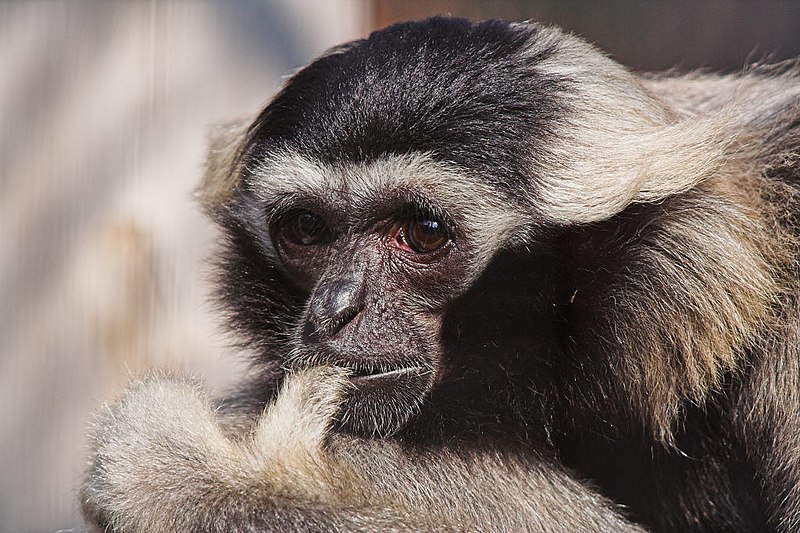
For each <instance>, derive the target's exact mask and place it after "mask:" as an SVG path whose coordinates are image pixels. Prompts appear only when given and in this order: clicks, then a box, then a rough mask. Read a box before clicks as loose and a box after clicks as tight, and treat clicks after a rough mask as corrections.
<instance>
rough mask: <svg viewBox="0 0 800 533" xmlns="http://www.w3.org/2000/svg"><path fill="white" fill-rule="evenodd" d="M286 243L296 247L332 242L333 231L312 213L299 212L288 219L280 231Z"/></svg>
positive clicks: (282, 224) (284, 221)
mask: <svg viewBox="0 0 800 533" xmlns="http://www.w3.org/2000/svg"><path fill="white" fill-rule="evenodd" d="M278 234H279V236H280V238H281V239H282V240H283V241H284V242H288V243H290V244H294V245H296V246H313V245H315V244H322V243H325V242H328V241H330V240H331V230H330V228H328V225H327V224H325V221H324V220H323V219H322V218H321V217H320V216H319V215H317V214H315V213H312V212H311V211H298V212H296V213H292V214H291V215H289V216H288V217H286V218H285V219H284V220H283V222H282V223H281V226H280V228H279V230H278Z"/></svg>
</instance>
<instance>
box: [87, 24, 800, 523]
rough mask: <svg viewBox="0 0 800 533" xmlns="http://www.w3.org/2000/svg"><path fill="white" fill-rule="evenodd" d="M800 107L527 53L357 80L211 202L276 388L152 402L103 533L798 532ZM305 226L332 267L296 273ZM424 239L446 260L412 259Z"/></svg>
mask: <svg viewBox="0 0 800 533" xmlns="http://www.w3.org/2000/svg"><path fill="white" fill-rule="evenodd" d="M799 76H800V74H799V73H798V69H797V67H796V66H795V65H794V64H785V65H778V66H757V67H753V68H751V69H749V70H747V71H745V72H743V73H739V74H737V75H735V76H734V75H715V74H700V73H693V74H688V75H683V76H676V75H663V76H659V75H648V76H641V75H636V74H633V73H631V72H629V71H627V70H626V69H625V68H624V67H622V66H620V65H618V64H616V63H614V62H613V61H612V60H611V59H609V58H608V57H606V56H605V55H603V54H602V53H600V52H599V51H597V50H595V49H594V48H593V47H591V46H590V45H588V44H587V43H585V42H583V41H581V40H580V39H578V38H576V37H573V36H570V35H565V34H564V33H562V32H560V31H559V30H557V29H554V28H544V27H541V26H538V25H535V24H507V23H503V22H499V21H489V22H484V23H479V24H470V23H468V22H466V21H463V20H458V19H446V18H435V19H430V20H427V21H422V22H416V23H407V24H400V25H396V26H392V27H389V28H387V29H385V30H381V31H379V32H376V33H374V34H372V35H371V36H370V37H369V38H368V39H365V40H362V41H355V42H353V43H348V44H347V45H344V46H341V47H338V48H335V49H332V50H331V51H329V52H328V53H326V54H325V55H323V56H322V57H320V58H319V59H317V60H316V61H315V62H313V63H311V64H310V65H309V66H307V67H306V68H305V69H303V70H301V71H300V72H298V73H297V74H296V75H295V76H293V77H292V78H291V79H290V80H288V81H287V83H286V85H285V86H284V87H283V89H282V90H281V91H280V93H279V94H278V95H277V96H276V97H275V98H274V99H273V101H272V102H271V103H270V104H269V105H268V106H267V107H266V108H265V109H264V111H262V113H261V114H260V115H259V116H258V117H257V118H256V119H255V120H254V121H252V123H250V124H249V125H248V126H247V127H241V126H231V127H226V128H223V131H222V134H221V135H220V137H219V139H218V140H216V141H215V142H214V143H213V144H212V150H211V156H210V159H209V165H208V172H207V175H206V177H205V179H204V182H203V185H202V187H201V189H200V199H201V202H202V204H203V206H204V207H205V209H206V211H207V212H208V213H209V214H210V216H211V217H212V218H213V219H214V220H215V221H216V222H217V223H218V224H219V225H220V226H221V227H222V228H223V230H224V232H225V243H224V246H225V248H224V250H223V253H222V254H221V256H220V260H219V269H220V289H219V296H220V299H221V301H222V302H223V309H224V312H225V315H226V318H227V320H228V322H229V324H230V325H231V328H232V329H233V331H235V332H236V334H237V335H238V336H239V338H240V339H241V341H242V346H243V348H244V349H247V350H249V351H250V352H252V354H253V361H254V365H253V368H254V370H253V377H252V379H251V380H250V381H249V382H248V383H245V384H242V386H241V389H240V390H238V391H236V392H235V393H234V394H231V395H230V396H228V397H226V398H224V399H222V400H220V401H218V402H212V401H211V400H210V399H208V398H207V397H206V396H205V394H204V393H203V392H202V389H201V388H200V387H199V386H198V385H196V384H194V383H192V382H189V381H187V380H184V379H181V378H173V377H168V376H154V377H150V378H147V379H145V380H143V381H141V382H137V383H135V384H133V385H131V387H130V388H129V390H128V391H127V392H126V393H125V394H124V395H123V397H122V398H121V399H119V400H117V401H116V402H115V403H113V404H111V405H110V406H109V407H107V408H106V410H105V411H104V412H103V413H101V414H100V415H99V417H98V420H97V424H96V426H95V430H94V436H93V439H94V440H93V446H94V454H93V457H92V466H91V468H90V470H89V473H88V475H87V478H86V482H85V484H84V487H83V492H82V502H83V508H84V513H85V515H86V517H87V520H88V521H89V522H90V523H91V524H93V525H94V526H95V527H97V528H98V529H103V528H106V529H107V530H110V531H125V532H135V531H220V532H222V531H262V530H307V529H312V530H314V529H323V530H376V531H377V530H380V531H384V530H387V531H391V530H409V529H411V530H453V531H467V530H484V531H486V530H496V531H512V530H513V531H517V530H530V531H554V530H565V531H644V530H648V531H754V532H755V531H786V532H788V531H796V530H798V529H800V354H798V346H800V301H799V300H798V295H799V294H800V293H799V291H798V279H800V276H798V271H797V269H798V257H800V248H798V246H799V245H800V218H798V213H800V183H799V182H798V180H799V179H800V79H798V77H799ZM298 213H313V214H314V215H315V216H316V217H317V218H316V220H317V221H318V222H317V223H319V224H323V225H324V228H325V232H324V233H322V234H320V235H322V236H323V237H324V238H320V240H319V241H318V242H316V241H315V242H313V243H312V244H304V245H300V244H297V243H294V244H293V243H291V242H287V240H286V238H285V235H286V231H287V230H286V228H287V227H290V228H291V227H292V226H291V224H292V221H296V220H297V218H296V217H297V214H298ZM293 217H294V218H293ZM419 220H433V221H435V222H436V224H439V225H440V226H442V227H444V228H446V237H447V242H446V244H445V245H443V246H442V247H441V248H440V249H437V250H435V251H433V252H430V253H424V254H423V253H417V252H412V251H411V250H409V249H408V247H407V246H406V247H405V248H403V245H402V243H403V242H405V241H404V239H405V237H404V233H403V232H407V231H409V229H408V228H409V227H410V226H409V225H408V224H413V223H415V221H419ZM290 240H291V239H290ZM398 243H401V244H398ZM310 325H311V326H314V327H313V328H310ZM309 331H312V332H313V335H311V334H309ZM376 375H377V376H378V377H377V378H375V376H376ZM365 376H366V377H367V379H365ZM365 382H366V383H372V385H367V386H365V385H364V383H365ZM265 409H266V411H265ZM262 413H263V414H262Z"/></svg>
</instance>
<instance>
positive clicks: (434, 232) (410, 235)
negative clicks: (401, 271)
mask: <svg viewBox="0 0 800 533" xmlns="http://www.w3.org/2000/svg"><path fill="white" fill-rule="evenodd" d="M401 236H402V238H403V240H404V241H405V244H407V245H408V247H409V248H411V249H412V250H413V251H415V252H417V253H418V254H427V253H431V252H435V251H436V250H438V249H439V248H441V247H442V246H444V245H445V244H447V242H448V241H449V240H450V237H449V236H448V234H447V230H446V229H445V227H444V224H443V223H442V222H440V221H438V220H436V219H434V218H425V217H415V218H412V219H411V220H409V221H408V222H406V223H405V224H404V225H403V228H402V232H401Z"/></svg>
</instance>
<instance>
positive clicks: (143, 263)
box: [0, 0, 800, 533]
mask: <svg viewBox="0 0 800 533" xmlns="http://www.w3.org/2000/svg"><path fill="white" fill-rule="evenodd" d="M434 14H452V15H459V16H466V17H469V18H472V19H476V20H477V19H485V18H493V17H496V18H505V19H509V20H527V19H533V20H539V21H543V22H547V23H554V24H558V25H561V26H563V27H565V28H567V29H569V30H571V31H574V32H576V33H578V34H581V35H583V36H584V37H586V38H587V39H588V40H590V41H592V42H595V43H596V44H597V45H598V46H600V47H601V48H603V49H605V50H606V51H608V52H609V53H611V54H612V55H613V56H614V57H615V58H617V59H618V60H619V61H621V62H623V63H625V64H627V65H629V66H630V67H632V68H634V69H638V70H661V69H666V68H670V67H677V68H678V69H680V70H689V69H693V68H707V69H714V70H726V71H736V70H739V69H741V68H742V67H743V66H744V65H746V64H747V63H749V62H752V61H754V60H757V59H762V58H764V57H771V58H773V59H776V60H777V59H783V58H788V57H793V56H796V55H800V2H794V1H785V2H781V1H776V0H772V1H762V2H754V1H748V0H738V1H737V0H706V1H704V2H694V1H689V0H686V1H671V2H641V3H637V2H623V1H618V2H594V1H590V0H585V1H577V0H574V1H565V0H560V1H533V0H530V1H525V0H516V1H515V0H502V1H494V2H488V1H477V0H473V1H457V0H450V1H444V0H435V1H434V0H413V1H410V0H406V1H390V0H363V1H358V0H339V1H336V0H299V1H298V0H294V1H290V0H271V1H270V0H264V1H258V2H256V1H230V2H199V1H196V2H190V1H164V2H155V1H131V2H103V1H99V0H98V1H90V0H76V1H71V2H66V1H63V2H62V1H38V2H36V1H30V2H8V1H7V2H2V1H0V533H5V532H8V533H27V532H48V531H82V530H83V527H82V522H81V520H80V516H79V513H78V511H77V504H76V500H75V494H76V488H77V486H78V484H79V483H80V478H81V471H82V469H83V468H84V465H85V456H86V451H87V448H86V438H85V435H86V431H87V427H88V425H89V423H90V414H91V412H92V411H94V410H96V409H97V408H98V406H99V405H101V403H102V401H104V400H105V399H108V398H110V397H113V396H114V394H116V393H117V392H118V391H119V389H120V387H121V386H122V385H123V384H124V383H125V382H126V381H127V380H128V378H129V376H130V375H132V374H136V373H138V372H141V371H142V370H143V369H146V368H150V367H169V368H174V369H183V370H185V371H187V372H190V373H193V374H196V375H198V376H200V377H202V378H203V379H204V380H206V381H207V382H208V383H209V386H210V387H211V388H212V389H215V390H220V389H222V388H224V387H226V386H230V385H231V384H233V383H235V381H236V379H237V377H238V376H240V375H241V372H242V371H243V370H244V365H243V364H242V360H241V357H239V356H237V355H236V354H235V353H233V350H231V349H229V348H228V345H229V339H227V338H226V337H225V335H224V334H223V333H222V330H221V329H220V328H219V326H218V321H217V320H216V318H215V317H214V313H213V309H212V306H211V305H210V304H209V301H208V294H209V290H208V277H209V276H208V274H209V273H208V268H207V266H206V258H207V257H208V254H209V251H210V250H211V249H212V248H213V242H214V240H215V232H214V229H213V228H212V227H211V226H210V224H209V223H208V222H207V221H206V220H205V219H204V218H203V217H202V216H201V215H200V214H199V212H198V210H197V209H196V206H195V205H194V202H193V198H192V191H193V188H194V186H195V184H196V183H197V181H198V179H199V177H200V175H201V173H202V168H203V162H204V151H205V143H206V132H207V131H208V129H209V127H210V126H211V125H213V124H214V123H217V122H220V121H225V120H229V119H231V118H235V117H240V116H241V117H247V116H251V115H253V114H255V113H256V112H257V111H258V110H259V108H260V107H261V106H263V105H264V103H265V102H266V100H267V99H268V98H269V97H270V95H271V94H272V93H273V92H274V91H275V89H276V87H277V86H278V85H279V84H280V82H281V80H282V78H283V77H284V76H286V75H287V73H290V72H292V71H293V69H296V68H297V67H299V66H301V65H303V64H305V63H306V62H308V61H309V60H310V59H311V58H313V57H314V56H315V55H317V54H319V53H320V52H322V51H323V50H325V49H326V48H327V47H329V46H331V45H333V44H336V43H339V42H341V41H345V40H349V39H353V38H357V37H362V36H365V35H366V34H367V33H368V32H369V31H371V30H372V29H375V28H380V27H383V26H385V25H387V24H390V23H392V22H396V21H399V20H405V19H416V18H422V17H425V16H429V15H434Z"/></svg>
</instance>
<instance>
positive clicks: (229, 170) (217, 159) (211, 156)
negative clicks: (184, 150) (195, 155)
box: [195, 117, 252, 216]
mask: <svg viewBox="0 0 800 533" xmlns="http://www.w3.org/2000/svg"><path fill="white" fill-rule="evenodd" d="M251 122H252V120H251V119H250V118H249V117H248V119H239V120H236V121H233V122H228V123H225V124H220V125H218V126H216V127H214V128H213V129H212V130H211V133H210V134H209V142H208V156H207V159H206V171H205V174H204V175H203V179H202V181H201V182H200V186H199V187H197V189H196V191H195V195H196V197H197V199H198V200H199V202H200V205H202V207H203V209H204V210H205V211H206V212H207V213H209V214H211V215H212V216H213V214H214V213H216V212H218V211H219V209H220V208H221V207H222V206H224V205H225V204H226V203H227V201H228V199H229V198H230V197H231V194H232V193H233V191H234V190H235V189H236V187H237V186H238V185H239V179H240V175H241V173H240V170H241V167H240V166H241V158H240V156H241V152H240V150H241V147H242V145H243V140H244V138H245V137H246V136H247V131H248V128H249V125H250V123H251Z"/></svg>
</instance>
